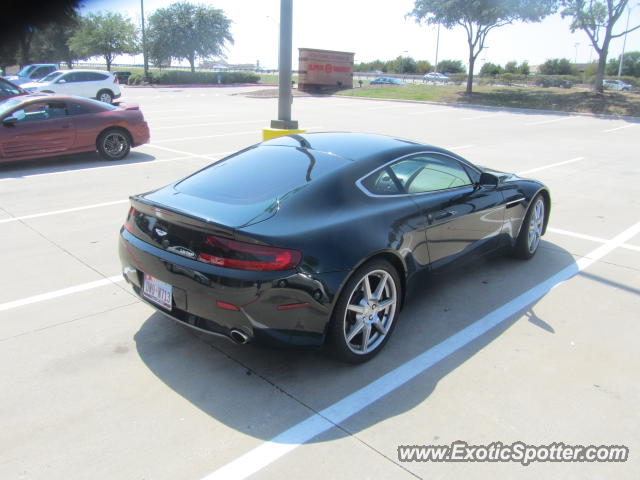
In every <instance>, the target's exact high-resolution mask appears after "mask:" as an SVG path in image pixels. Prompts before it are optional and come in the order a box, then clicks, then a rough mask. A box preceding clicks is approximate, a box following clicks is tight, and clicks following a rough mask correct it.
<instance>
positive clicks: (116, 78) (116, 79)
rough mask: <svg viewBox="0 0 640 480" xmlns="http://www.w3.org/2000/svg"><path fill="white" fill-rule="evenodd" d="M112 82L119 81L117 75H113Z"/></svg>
mask: <svg viewBox="0 0 640 480" xmlns="http://www.w3.org/2000/svg"><path fill="white" fill-rule="evenodd" d="M113 83H118V84H119V83H120V81H119V80H118V76H117V75H114V76H113Z"/></svg>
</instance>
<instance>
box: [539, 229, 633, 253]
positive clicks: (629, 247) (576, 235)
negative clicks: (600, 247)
mask: <svg viewBox="0 0 640 480" xmlns="http://www.w3.org/2000/svg"><path fill="white" fill-rule="evenodd" d="M547 231H548V232H551V233H557V234H558V235H566V236H567V237H573V238H580V239H582V240H590V241H592V242H597V243H607V242H608V241H609V240H607V239H606V238H600V237H593V236H591V235H584V234H582V233H576V232H570V231H568V230H562V229H560V228H553V227H547ZM620 248H626V249H627V250H634V251H636V252H640V247H637V246H635V245H630V244H628V243H625V244H623V245H620Z"/></svg>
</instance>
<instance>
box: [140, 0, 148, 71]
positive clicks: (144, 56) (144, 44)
mask: <svg viewBox="0 0 640 480" xmlns="http://www.w3.org/2000/svg"><path fill="white" fill-rule="evenodd" d="M140 17H141V19H142V63H143V64H144V81H145V82H148V81H149V58H148V57H147V36H146V35H145V32H144V0H140Z"/></svg>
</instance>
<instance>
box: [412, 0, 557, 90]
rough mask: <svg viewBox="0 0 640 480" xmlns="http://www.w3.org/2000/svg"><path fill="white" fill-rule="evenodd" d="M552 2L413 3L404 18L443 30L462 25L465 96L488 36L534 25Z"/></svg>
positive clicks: (443, 0)
mask: <svg viewBox="0 0 640 480" xmlns="http://www.w3.org/2000/svg"><path fill="white" fill-rule="evenodd" d="M555 7H556V1H555V0H415V5H414V9H413V11H411V12H410V13H409V14H408V15H409V16H412V17H414V18H415V19H416V21H417V22H423V21H424V22H426V23H429V24H442V25H443V26H444V27H445V28H449V29H450V28H454V27H456V26H462V27H463V28H464V29H465V31H466V33H467V44H468V45H469V76H468V78H467V91H466V92H467V94H471V93H472V89H473V68H474V64H475V61H476V58H478V55H479V54H480V52H481V51H482V49H483V48H484V47H485V41H486V38H487V35H488V33H489V32H490V31H491V30H493V29H494V28H497V27H501V26H503V25H507V24H509V23H512V22H514V21H517V20H519V21H523V22H537V21H540V20H542V18H544V17H545V16H547V15H548V14H550V13H552V12H553V11H554V9H555Z"/></svg>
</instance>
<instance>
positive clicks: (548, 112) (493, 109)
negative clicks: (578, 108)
mask: <svg viewBox="0 0 640 480" xmlns="http://www.w3.org/2000/svg"><path fill="white" fill-rule="evenodd" d="M317 96H319V97H320V96H322V97H334V98H354V99H358V100H373V101H376V102H398V103H417V104H425V105H437V106H440V107H442V106H445V107H453V108H475V109H478V110H486V111H489V112H499V111H503V112H512V113H541V114H546V115H579V116H584V117H595V118H605V119H620V120H632V121H636V122H640V117H634V116H632V115H607V114H603V113H587V112H563V111H559V110H542V109H537V108H514V107H494V106H491V105H475V104H472V103H464V104H460V103H438V102H427V101H423V100H402V99H398V98H371V97H356V96H351V95H317Z"/></svg>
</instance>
